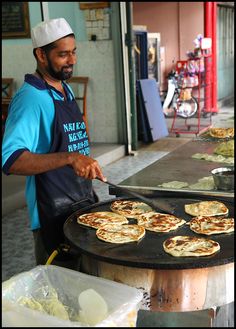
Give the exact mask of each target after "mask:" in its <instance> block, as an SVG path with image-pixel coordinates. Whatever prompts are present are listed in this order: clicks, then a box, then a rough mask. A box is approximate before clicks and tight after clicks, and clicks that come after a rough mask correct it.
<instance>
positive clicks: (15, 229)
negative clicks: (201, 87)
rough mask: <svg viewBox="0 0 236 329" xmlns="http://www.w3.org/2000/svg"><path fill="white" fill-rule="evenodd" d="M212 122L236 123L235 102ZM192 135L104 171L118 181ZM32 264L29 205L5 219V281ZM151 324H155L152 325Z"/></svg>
mask: <svg viewBox="0 0 236 329" xmlns="http://www.w3.org/2000/svg"><path fill="white" fill-rule="evenodd" d="M168 121H169V122H167V124H168V126H169V127H170V124H171V120H170V119H168ZM212 121H213V122H212V123H213V126H215V127H217V126H218V127H224V126H225V127H226V126H230V127H232V126H233V124H234V111H233V104H230V105H229V106H226V107H223V108H221V109H220V111H219V114H217V115H214V116H213V117H212ZM193 137H194V135H187V136H186V135H183V136H180V137H179V138H176V137H175V135H174V134H173V135H170V136H169V137H166V138H164V139H163V140H159V141H157V142H155V143H152V144H149V145H144V146H143V147H142V148H140V149H139V150H138V152H137V155H134V156H124V157H121V158H120V159H119V160H116V161H114V162H112V163H110V164H105V165H104V166H103V171H104V174H105V175H106V176H107V178H108V179H109V180H110V181H112V182H114V183H119V182H121V181H123V180H124V179H126V178H128V177H129V176H131V175H133V174H134V173H136V172H138V171H139V170H141V169H143V168H145V167H147V166H148V165H150V164H151V163H153V162H154V161H157V160H158V159H160V158H161V157H163V156H165V155H166V154H167V153H168V152H171V151H172V150H174V149H175V148H176V147H178V146H180V145H182V144H183V143H186V142H187V141H188V140H189V138H193ZM5 187H6V186H5ZM94 188H95V190H96V192H97V194H98V196H99V198H100V201H103V200H108V199H111V198H113V197H114V196H110V195H109V193H108V187H107V185H106V184H103V183H101V182H99V181H95V182H94ZM2 189H4V185H3V186H2ZM8 196H9V195H8ZM33 267H35V260H34V250H33V238H32V233H31V231H30V229H29V219H28V214H27V208H26V207H22V208H20V209H18V210H14V211H12V212H10V213H8V214H7V215H5V216H3V218H2V281H5V280H7V279H9V278H10V277H12V276H13V275H15V274H18V273H20V272H23V271H27V270H29V269H32V268H33ZM138 326H143V324H142V323H140V321H139V325H138ZM150 326H155V325H151V324H150Z"/></svg>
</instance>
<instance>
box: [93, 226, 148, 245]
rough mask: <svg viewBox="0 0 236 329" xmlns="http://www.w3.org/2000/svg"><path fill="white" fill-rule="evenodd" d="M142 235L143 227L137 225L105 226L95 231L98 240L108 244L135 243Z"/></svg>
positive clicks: (143, 232)
mask: <svg viewBox="0 0 236 329" xmlns="http://www.w3.org/2000/svg"><path fill="white" fill-rule="evenodd" d="M144 235H145V229H144V227H142V226H139V225H137V224H124V225H118V224H105V225H101V226H100V227H99V228H98V229H97V231H96V236H97V237H98V239H100V240H103V241H105V242H110V243H127V242H135V241H139V240H140V239H142V237H143V236H144Z"/></svg>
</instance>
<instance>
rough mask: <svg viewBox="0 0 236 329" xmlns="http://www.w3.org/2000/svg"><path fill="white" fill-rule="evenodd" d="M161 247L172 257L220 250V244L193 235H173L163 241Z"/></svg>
mask: <svg viewBox="0 0 236 329" xmlns="http://www.w3.org/2000/svg"><path fill="white" fill-rule="evenodd" d="M163 248H164V250H165V252H166V253H168V254H170V255H172V256H174V257H189V256H190V257H201V256H208V255H212V254H214V253H216V252H217V251H218V250H220V244H219V243H218V242H216V241H213V240H210V239H206V238H199V237H195V236H174V237H171V238H169V239H167V240H165V241H164V242H163Z"/></svg>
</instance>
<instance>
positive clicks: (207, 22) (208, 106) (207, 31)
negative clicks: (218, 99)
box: [204, 2, 212, 112]
mask: <svg viewBox="0 0 236 329" xmlns="http://www.w3.org/2000/svg"><path fill="white" fill-rule="evenodd" d="M204 37H206V38H212V2H204ZM204 60H205V93H204V94H205V102H204V103H205V104H204V105H205V106H204V107H205V109H204V111H205V112H211V111H212V95H211V92H212V62H211V61H212V57H208V58H207V57H206V58H205V59H204Z"/></svg>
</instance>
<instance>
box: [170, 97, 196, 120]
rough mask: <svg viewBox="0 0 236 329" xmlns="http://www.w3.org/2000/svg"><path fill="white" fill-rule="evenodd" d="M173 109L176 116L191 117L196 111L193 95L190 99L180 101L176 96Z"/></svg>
mask: <svg viewBox="0 0 236 329" xmlns="http://www.w3.org/2000/svg"><path fill="white" fill-rule="evenodd" d="M175 109H176V112H177V115H178V116H180V117H182V118H191V117H193V116H194V115H195V114H196V113H197V110H198V102H197V100H196V98H195V97H193V96H192V97H191V99H189V100H185V101H182V100H180V99H179V98H178V99H177V101H176V106H175Z"/></svg>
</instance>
